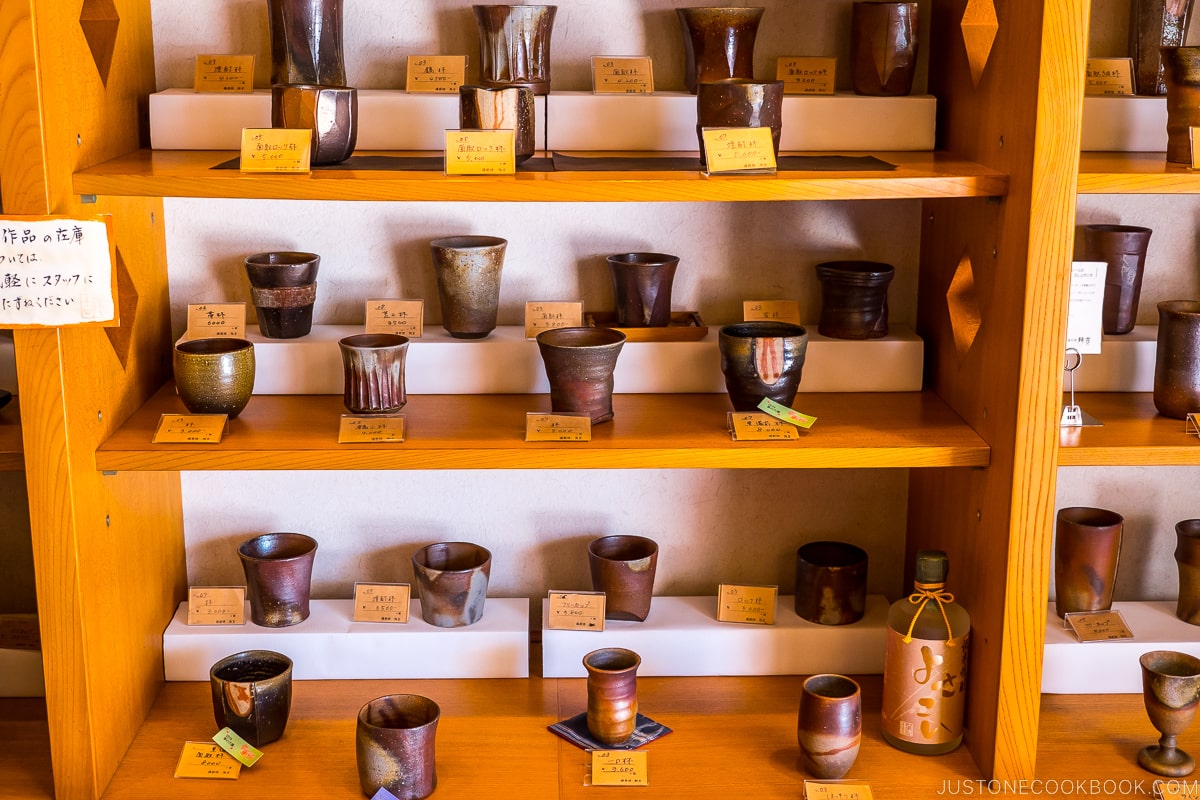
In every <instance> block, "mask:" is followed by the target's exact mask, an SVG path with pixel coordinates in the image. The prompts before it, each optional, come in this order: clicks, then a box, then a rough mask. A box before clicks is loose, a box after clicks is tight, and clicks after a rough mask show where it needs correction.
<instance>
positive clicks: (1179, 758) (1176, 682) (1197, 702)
mask: <svg viewBox="0 0 1200 800" xmlns="http://www.w3.org/2000/svg"><path fill="white" fill-rule="evenodd" d="M1138 662H1139V663H1140V665H1141V667H1142V702H1143V703H1144V704H1145V706H1146V716H1148V717H1149V718H1150V724H1151V725H1153V726H1154V728H1155V729H1156V730H1157V731H1158V732H1159V733H1160V734H1162V735H1161V736H1160V737H1159V740H1158V744H1152V745H1147V746H1146V747H1143V748H1142V749H1141V750H1139V751H1138V754H1137V762H1138V766H1140V767H1141V768H1142V769H1144V770H1147V771H1149V772H1153V773H1154V774H1155V775H1163V776H1166V777H1168V778H1182V777H1184V776H1186V775H1190V774H1191V773H1192V771H1193V770H1195V769H1196V760H1195V759H1194V758H1193V757H1192V756H1191V755H1189V754H1188V753H1187V752H1185V751H1184V750H1182V749H1180V748H1179V746H1178V744H1177V742H1178V737H1179V734H1181V733H1183V732H1184V731H1186V730H1187V729H1188V727H1189V726H1190V725H1191V724H1192V719H1193V718H1194V717H1195V716H1196V710H1197V708H1200V658H1196V657H1195V656H1192V655H1188V654H1187V653H1180V652H1176V651H1174V650H1151V651H1150V652H1148V653H1143V654H1142V656H1141V657H1140V658H1139V659H1138Z"/></svg>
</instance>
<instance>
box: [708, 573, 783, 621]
mask: <svg viewBox="0 0 1200 800" xmlns="http://www.w3.org/2000/svg"><path fill="white" fill-rule="evenodd" d="M778 595H779V587H778V586H737V585H734V584H725V583H722V584H721V586H720V588H719V589H718V590H717V621H718V622H740V623H743V624H747V625H774V624H775V599H776V597H777V596H778Z"/></svg>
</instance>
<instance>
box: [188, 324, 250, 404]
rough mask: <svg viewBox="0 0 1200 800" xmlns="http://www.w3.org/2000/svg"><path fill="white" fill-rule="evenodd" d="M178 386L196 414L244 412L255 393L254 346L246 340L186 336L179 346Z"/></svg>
mask: <svg viewBox="0 0 1200 800" xmlns="http://www.w3.org/2000/svg"><path fill="white" fill-rule="evenodd" d="M173 363H174V368H175V388H176V390H177V391H178V392H179V399H180V400H182V401H183V405H184V406H185V407H186V408H187V410H188V411H190V412H191V413H193V414H226V415H228V416H229V418H230V419H233V418H234V417H236V416H237V415H238V414H240V413H242V409H244V408H245V407H246V404H247V403H249V402H250V396H251V394H253V392H254V345H253V344H251V343H250V342H248V341H247V340H245V339H225V338H220V337H216V338H211V339H186V340H184V341H182V342H178V343H177V344H176V345H175V353H174V355H173Z"/></svg>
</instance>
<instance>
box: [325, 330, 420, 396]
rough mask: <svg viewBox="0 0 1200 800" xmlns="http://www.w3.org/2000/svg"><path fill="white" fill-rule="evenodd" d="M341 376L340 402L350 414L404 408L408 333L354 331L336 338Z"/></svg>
mask: <svg viewBox="0 0 1200 800" xmlns="http://www.w3.org/2000/svg"><path fill="white" fill-rule="evenodd" d="M338 348H339V349H340V350H341V353H342V374H343V377H344V383H343V392H342V402H343V403H344V404H345V406H346V410H347V411H349V412H350V413H351V414H394V413H395V412H397V411H399V410H400V409H402V408H404V405H405V403H407V402H408V396H407V394H405V390H404V360H405V356H406V355H407V354H408V337H406V336H401V335H400V334H398V333H358V334H355V335H353V336H347V337H345V338H343V339H339V340H338Z"/></svg>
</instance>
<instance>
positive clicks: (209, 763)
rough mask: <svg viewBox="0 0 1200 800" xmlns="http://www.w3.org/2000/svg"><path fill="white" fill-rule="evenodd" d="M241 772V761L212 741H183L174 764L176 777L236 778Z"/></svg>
mask: <svg viewBox="0 0 1200 800" xmlns="http://www.w3.org/2000/svg"><path fill="white" fill-rule="evenodd" d="M241 772H242V765H241V763H240V762H239V761H237V760H236V759H235V758H233V757H232V756H231V755H229V754H228V753H226V752H225V751H224V750H222V749H221V748H220V746H219V745H215V744H213V743H212V742H184V743H183V752H182V753H180V754H179V763H178V764H176V765H175V777H176V778H209V779H217V780H237V777H238V775H240V774H241Z"/></svg>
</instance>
